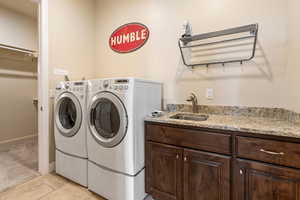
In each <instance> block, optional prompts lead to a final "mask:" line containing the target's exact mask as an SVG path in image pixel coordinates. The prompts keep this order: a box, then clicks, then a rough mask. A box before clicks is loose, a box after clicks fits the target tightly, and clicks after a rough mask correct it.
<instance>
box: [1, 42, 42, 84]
mask: <svg viewBox="0 0 300 200" xmlns="http://www.w3.org/2000/svg"><path fill="white" fill-rule="evenodd" d="M37 65H38V58H37V52H36V51H32V50H28V49H24V48H18V47H12V46H8V45H4V44H0V75H4V76H21V77H32V78H35V77H37V73H36V71H37Z"/></svg>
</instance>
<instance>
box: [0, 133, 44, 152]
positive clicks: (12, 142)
mask: <svg viewBox="0 0 300 200" xmlns="http://www.w3.org/2000/svg"><path fill="white" fill-rule="evenodd" d="M37 137H38V135H37V134H33V135H28V136H24V137H19V138H15V139H11V140H4V141H1V142H0V151H3V150H7V149H9V148H10V147H11V146H12V145H16V144H20V143H22V142H24V141H26V140H32V139H34V138H37Z"/></svg>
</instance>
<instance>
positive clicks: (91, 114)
mask: <svg viewBox="0 0 300 200" xmlns="http://www.w3.org/2000/svg"><path fill="white" fill-rule="evenodd" d="M94 112H95V108H92V109H91V112H90V116H91V121H90V123H91V125H93V126H95V113H94Z"/></svg>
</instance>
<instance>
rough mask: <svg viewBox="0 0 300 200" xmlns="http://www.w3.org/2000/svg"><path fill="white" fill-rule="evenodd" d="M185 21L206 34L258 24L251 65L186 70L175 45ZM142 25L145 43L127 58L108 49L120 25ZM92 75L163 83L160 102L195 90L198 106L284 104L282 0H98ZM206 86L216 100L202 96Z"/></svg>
mask: <svg viewBox="0 0 300 200" xmlns="http://www.w3.org/2000/svg"><path fill="white" fill-rule="evenodd" d="M184 20H189V21H190V22H191V24H192V25H193V32H194V33H195V34H197V33H205V32H210V31H216V30H220V29H226V28H231V27H235V26H240V25H247V24H251V23H259V25H260V31H259V41H260V44H261V47H262V49H263V51H264V53H265V57H263V53H262V50H261V49H258V51H257V58H256V59H255V60H254V62H255V63H254V62H249V63H247V64H244V65H243V66H242V67H241V66H240V65H239V64H229V65H226V66H225V68H223V67H221V66H215V67H210V68H209V69H208V70H207V69H206V67H204V68H203V67H202V68H200V70H195V71H194V72H191V71H189V70H188V69H187V68H186V67H185V66H184V65H183V64H182V60H181V58H180V53H179V49H178V47H177V41H178V38H179V35H180V30H181V26H182V23H183V21H184ZM128 22H141V23H144V24H145V25H147V26H148V27H149V29H150V38H149V41H148V43H147V44H146V45H145V46H144V47H143V48H141V49H140V50H138V51H136V52H133V53H130V54H117V53H115V52H113V51H112V50H111V49H110V48H109V45H108V39H109V36H110V34H111V33H112V32H113V31H114V30H115V29H116V28H117V27H118V26H120V25H122V24H125V23H128ZM96 27H97V41H96V46H97V55H96V57H97V59H98V60H97V74H98V76H100V77H119V76H138V77H143V78H148V79H153V80H158V81H162V82H164V98H165V103H184V102H185V99H186V98H187V96H188V94H189V93H190V92H195V93H196V94H197V96H198V98H199V102H200V103H201V104H222V105H245V106H267V107H280V106H283V102H285V99H283V98H282V94H281V92H278V91H282V90H283V89H282V87H283V86H282V85H283V84H282V83H283V81H284V78H285V73H286V67H285V66H286V59H287V54H286V50H287V2H286V1H280V0H275V1H274V0H264V1H261V0H252V1H248V0H239V1H238V0H222V1H219V0H188V1H182V0H164V1H159V0H147V1H146V0H124V1H117V0H98V1H97V26H96ZM206 88H213V89H214V90H215V98H214V99H213V100H207V99H206V98H205V91H206Z"/></svg>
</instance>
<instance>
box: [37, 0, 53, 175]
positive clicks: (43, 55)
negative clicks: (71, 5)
mask: <svg viewBox="0 0 300 200" xmlns="http://www.w3.org/2000/svg"><path fill="white" fill-rule="evenodd" d="M35 1H36V2H37V3H38V4H39V6H38V7H39V16H38V33H39V34H38V35H39V59H38V100H39V101H38V163H39V166H38V170H39V172H40V173H41V174H42V175H44V174H48V173H49V172H50V165H49V147H50V146H49V128H50V126H49V66H48V65H49V41H48V38H49V36H48V35H49V31H48V30H49V27H48V26H49V16H48V8H49V1H48V0H35Z"/></svg>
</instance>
